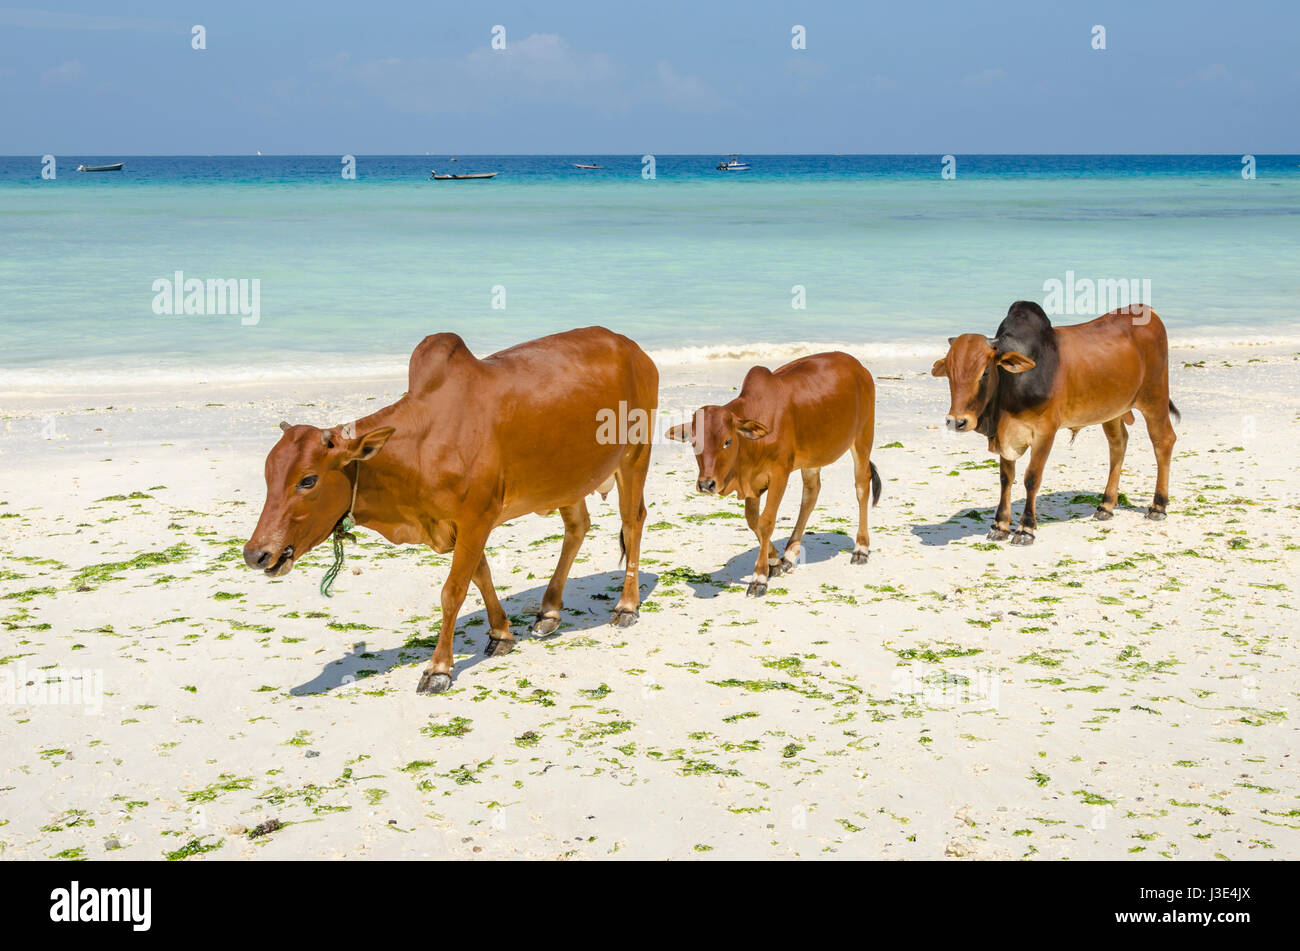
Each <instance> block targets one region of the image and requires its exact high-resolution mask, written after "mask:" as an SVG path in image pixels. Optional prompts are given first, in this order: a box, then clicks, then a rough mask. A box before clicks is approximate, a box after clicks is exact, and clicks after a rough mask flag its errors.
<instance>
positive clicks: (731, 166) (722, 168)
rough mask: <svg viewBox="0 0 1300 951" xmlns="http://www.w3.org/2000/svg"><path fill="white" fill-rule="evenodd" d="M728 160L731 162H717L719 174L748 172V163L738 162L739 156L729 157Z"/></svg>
mask: <svg viewBox="0 0 1300 951" xmlns="http://www.w3.org/2000/svg"><path fill="white" fill-rule="evenodd" d="M729 158H730V159H731V161H729V162H719V163H718V171H719V172H747V171H749V163H748V162H742V161H741V160H740V156H739V155H732V156H729Z"/></svg>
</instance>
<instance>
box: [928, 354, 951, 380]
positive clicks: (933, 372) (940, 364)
mask: <svg viewBox="0 0 1300 951" xmlns="http://www.w3.org/2000/svg"><path fill="white" fill-rule="evenodd" d="M947 375H948V358H947V357H944V358H943V359H942V360H935V361H934V366H932V367H930V376H947Z"/></svg>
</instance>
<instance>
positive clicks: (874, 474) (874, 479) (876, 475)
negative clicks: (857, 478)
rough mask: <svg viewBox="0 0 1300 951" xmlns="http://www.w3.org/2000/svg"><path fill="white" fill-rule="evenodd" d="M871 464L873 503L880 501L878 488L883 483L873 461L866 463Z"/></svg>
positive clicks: (879, 488)
mask: <svg viewBox="0 0 1300 951" xmlns="http://www.w3.org/2000/svg"><path fill="white" fill-rule="evenodd" d="M867 464H868V465H869V466H871V504H872V505H875V504H877V503H878V502H879V501H880V490H881V488H882V487H883V484H882V483H881V481H880V470H879V469H877V468H876V464H875V463H874V462H870V463H867Z"/></svg>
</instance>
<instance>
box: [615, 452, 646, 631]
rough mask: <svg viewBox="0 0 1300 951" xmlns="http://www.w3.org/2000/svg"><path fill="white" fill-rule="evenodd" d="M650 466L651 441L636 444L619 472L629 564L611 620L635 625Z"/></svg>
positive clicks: (622, 531)
mask: <svg viewBox="0 0 1300 951" xmlns="http://www.w3.org/2000/svg"><path fill="white" fill-rule="evenodd" d="M649 469H650V444H649V443H642V444H639V445H636V446H632V447H630V448H629V449H628V451H627V454H626V455H625V456H624V457H623V463H622V464H621V465H620V466H619V467H618V472H617V473H615V477H616V481H617V482H618V508H619V512H620V514H621V515H622V516H623V525H622V528H621V529H620V530H619V544H620V545H622V548H623V557H624V558H625V559H626V560H627V567H626V570H625V572H624V575H623V593H622V595H621V596H620V597H619V599H618V604H617V605H615V607H614V616H613V617H612V618H610V623H611V624H613V625H614V626H615V627H631V626H632V625H633V624H635V623H636V622H637V617H638V610H639V608H640V607H641V577H640V573H639V570H640V564H641V530H642V529H643V528H644V527H645V479H646V473H647V472H648V471H649Z"/></svg>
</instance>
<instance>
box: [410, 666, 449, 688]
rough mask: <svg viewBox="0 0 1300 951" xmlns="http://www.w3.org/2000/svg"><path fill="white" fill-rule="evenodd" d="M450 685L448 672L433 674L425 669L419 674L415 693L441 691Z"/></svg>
mask: <svg viewBox="0 0 1300 951" xmlns="http://www.w3.org/2000/svg"><path fill="white" fill-rule="evenodd" d="M450 687H451V675H450V674H435V673H434V672H433V671H432V670H426V671H425V672H424V673H423V674H421V675H420V686H418V687H416V688H415V692H416V693H443V692H444V691H446V690H447V689H449V688H450Z"/></svg>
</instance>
